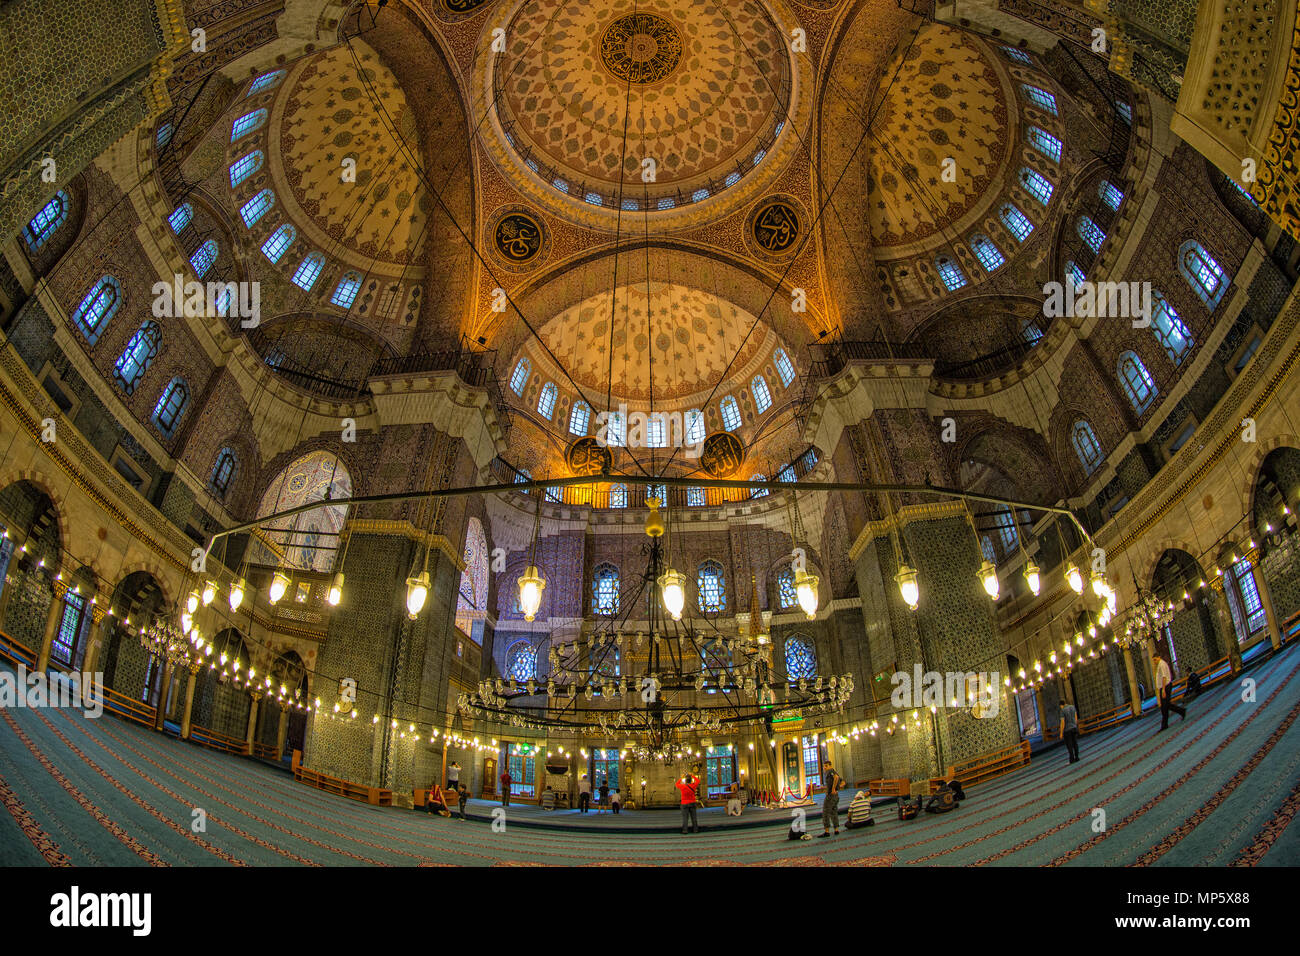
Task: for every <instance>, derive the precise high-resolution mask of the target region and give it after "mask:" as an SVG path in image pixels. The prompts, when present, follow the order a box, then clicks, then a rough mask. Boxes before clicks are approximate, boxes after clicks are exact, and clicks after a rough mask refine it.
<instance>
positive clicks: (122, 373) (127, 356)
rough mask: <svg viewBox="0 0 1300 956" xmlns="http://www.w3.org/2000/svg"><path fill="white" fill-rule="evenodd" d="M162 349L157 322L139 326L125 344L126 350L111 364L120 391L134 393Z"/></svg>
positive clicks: (160, 332) (160, 330) (160, 331)
mask: <svg viewBox="0 0 1300 956" xmlns="http://www.w3.org/2000/svg"><path fill="white" fill-rule="evenodd" d="M161 349H162V329H161V328H160V327H159V325H158V323H157V322H153V321H148V322H145V323H144V324H143V325H141V326H140V328H138V329H137V330H136V332H135V334H134V335H132V336H131V339H130V341H128V342H127V343H126V349H125V350H124V351H123V352H122V354H121V355H120V356H119V357H118V359H117V361H116V362H115V363H114V364H113V378H114V379H116V380H117V383H118V385H119V386H121V388H122V391H124V392H126V394H128V395H132V394H134V393H135V387H136V386H137V385H139V384H140V379H142V378H144V373H145V372H146V371H148V369H149V366H150V365H152V364H153V360H154V359H155V358H157V357H158V352H159V351H160V350H161Z"/></svg>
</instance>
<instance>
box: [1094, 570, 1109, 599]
mask: <svg viewBox="0 0 1300 956" xmlns="http://www.w3.org/2000/svg"><path fill="white" fill-rule="evenodd" d="M1092 593H1093V594H1095V595H1097V597H1105V596H1106V579H1105V578H1104V577H1102V576H1101V572H1100V571H1093V572H1092Z"/></svg>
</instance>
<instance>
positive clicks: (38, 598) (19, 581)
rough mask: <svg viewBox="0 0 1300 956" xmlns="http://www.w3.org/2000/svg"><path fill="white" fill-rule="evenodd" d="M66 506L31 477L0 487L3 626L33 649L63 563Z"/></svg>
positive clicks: (38, 644) (41, 632) (39, 641)
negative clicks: (2, 537)
mask: <svg viewBox="0 0 1300 956" xmlns="http://www.w3.org/2000/svg"><path fill="white" fill-rule="evenodd" d="M65 513H66V512H64V511H63V509H62V508H60V506H59V503H58V500H57V499H56V498H55V497H54V496H53V495H52V494H51V493H50V491H49V485H48V484H46V483H45V482H43V481H39V480H37V479H36V478H35V477H20V478H18V479H17V480H15V481H11V482H10V483H8V484H6V485H5V486H4V487H3V489H2V490H0V522H2V523H3V524H4V526H5V530H6V532H7V534H6V537H5V538H4V539H3V540H0V608H2V609H3V620H4V629H5V631H6V633H8V634H9V636H10V637H12V638H13V639H14V640H16V641H18V642H19V643H20V644H23V645H25V646H26V647H28V648H29V649H30V650H32V651H33V652H36V651H37V650H39V648H40V647H41V645H42V643H43V642H44V640H45V627H46V621H47V620H48V618H49V614H50V604H51V602H52V601H53V600H54V590H53V582H54V578H55V575H57V574H59V573H60V572H61V570H62V568H63V565H64V560H63V520H62V516H63V515H64V514H65Z"/></svg>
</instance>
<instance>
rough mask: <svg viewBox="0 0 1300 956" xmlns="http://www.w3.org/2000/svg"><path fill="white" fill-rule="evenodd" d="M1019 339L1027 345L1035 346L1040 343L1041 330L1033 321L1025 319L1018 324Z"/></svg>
mask: <svg viewBox="0 0 1300 956" xmlns="http://www.w3.org/2000/svg"><path fill="white" fill-rule="evenodd" d="M1020 338H1021V339H1022V340H1023V341H1024V342H1025V343H1026V344H1028V345H1037V344H1038V343H1039V342H1040V341H1042V338H1043V330H1042V329H1040V328H1039V327H1038V323H1037V322H1035V321H1034V320H1033V319H1025V320H1024V321H1023V322H1021V323H1020Z"/></svg>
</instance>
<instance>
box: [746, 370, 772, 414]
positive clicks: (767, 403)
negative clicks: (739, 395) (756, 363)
mask: <svg viewBox="0 0 1300 956" xmlns="http://www.w3.org/2000/svg"><path fill="white" fill-rule="evenodd" d="M749 385H750V388H751V389H752V390H753V393H754V408H755V409H757V410H758V413H759V414H760V415H761V414H763V413H764V412H765V411H767V410H768V409H769V408H771V407H772V393H771V392H770V391H769V390H768V387H767V379H765V378H763V376H761V375H755V376H754V378H753V381H751V382H750V383H749Z"/></svg>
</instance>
